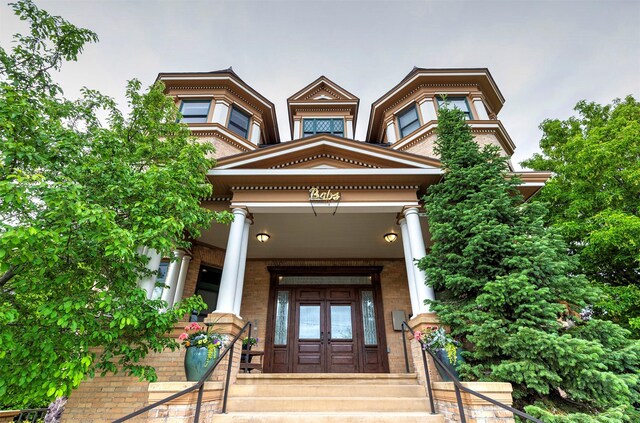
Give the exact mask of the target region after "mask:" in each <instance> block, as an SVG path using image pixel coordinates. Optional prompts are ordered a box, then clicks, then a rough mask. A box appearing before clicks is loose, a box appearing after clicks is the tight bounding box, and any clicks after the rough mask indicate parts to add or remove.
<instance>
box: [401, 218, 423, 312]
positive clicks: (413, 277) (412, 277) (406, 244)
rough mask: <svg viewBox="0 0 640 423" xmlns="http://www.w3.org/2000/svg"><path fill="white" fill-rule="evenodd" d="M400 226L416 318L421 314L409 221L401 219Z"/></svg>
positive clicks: (412, 310) (412, 305)
mask: <svg viewBox="0 0 640 423" xmlns="http://www.w3.org/2000/svg"><path fill="white" fill-rule="evenodd" d="M398 224H399V225H400V231H401V233H400V236H401V237H402V248H403V249H404V263H405V266H406V267H407V283H408V284H409V297H410V298H411V313H412V314H413V315H414V316H416V315H418V313H420V307H419V305H418V296H417V295H416V275H415V272H414V271H413V254H411V244H410V241H409V231H408V230H407V220H406V219H400V220H399V221H398Z"/></svg>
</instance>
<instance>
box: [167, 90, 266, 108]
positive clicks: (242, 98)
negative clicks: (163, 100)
mask: <svg viewBox="0 0 640 423" xmlns="http://www.w3.org/2000/svg"><path fill="white" fill-rule="evenodd" d="M171 90H225V91H228V92H229V93H231V94H233V95H234V96H236V97H237V98H239V99H240V100H242V101H244V102H245V103H247V104H248V105H249V106H251V107H252V108H254V109H255V110H262V109H261V108H260V107H258V106H256V105H255V104H254V103H253V102H251V101H249V100H247V99H246V98H244V97H243V96H242V95H240V94H238V93H237V92H236V91H234V90H232V89H231V88H229V87H226V86H224V85H213V86H211V85H210V86H202V87H171Z"/></svg>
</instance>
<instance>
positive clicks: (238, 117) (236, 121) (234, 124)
mask: <svg viewBox="0 0 640 423" xmlns="http://www.w3.org/2000/svg"><path fill="white" fill-rule="evenodd" d="M249 119H250V117H249V116H248V115H247V114H246V113H244V112H241V111H240V110H238V109H237V108H235V107H232V108H231V116H229V129H231V130H232V131H233V132H235V133H236V134H238V135H240V136H242V137H245V138H246V137H247V134H248V133H249Z"/></svg>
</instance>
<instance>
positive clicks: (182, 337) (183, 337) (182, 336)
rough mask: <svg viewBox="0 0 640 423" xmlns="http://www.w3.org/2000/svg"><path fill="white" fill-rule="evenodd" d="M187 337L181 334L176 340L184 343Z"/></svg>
mask: <svg viewBox="0 0 640 423" xmlns="http://www.w3.org/2000/svg"><path fill="white" fill-rule="evenodd" d="M188 337H189V335H187V334H186V333H181V334H180V336H178V339H179V340H180V341H184V340H185V339H187V338H188Z"/></svg>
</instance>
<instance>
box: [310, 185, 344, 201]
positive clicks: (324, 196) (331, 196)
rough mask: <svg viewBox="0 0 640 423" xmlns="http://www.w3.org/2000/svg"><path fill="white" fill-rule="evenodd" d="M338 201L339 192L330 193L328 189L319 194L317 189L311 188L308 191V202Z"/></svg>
mask: <svg viewBox="0 0 640 423" xmlns="http://www.w3.org/2000/svg"><path fill="white" fill-rule="evenodd" d="M339 199H340V192H331V190H330V189H328V190H326V191H322V192H320V190H319V189H318V188H317V187H313V188H311V189H310V190H309V200H310V201H338V200H339Z"/></svg>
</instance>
